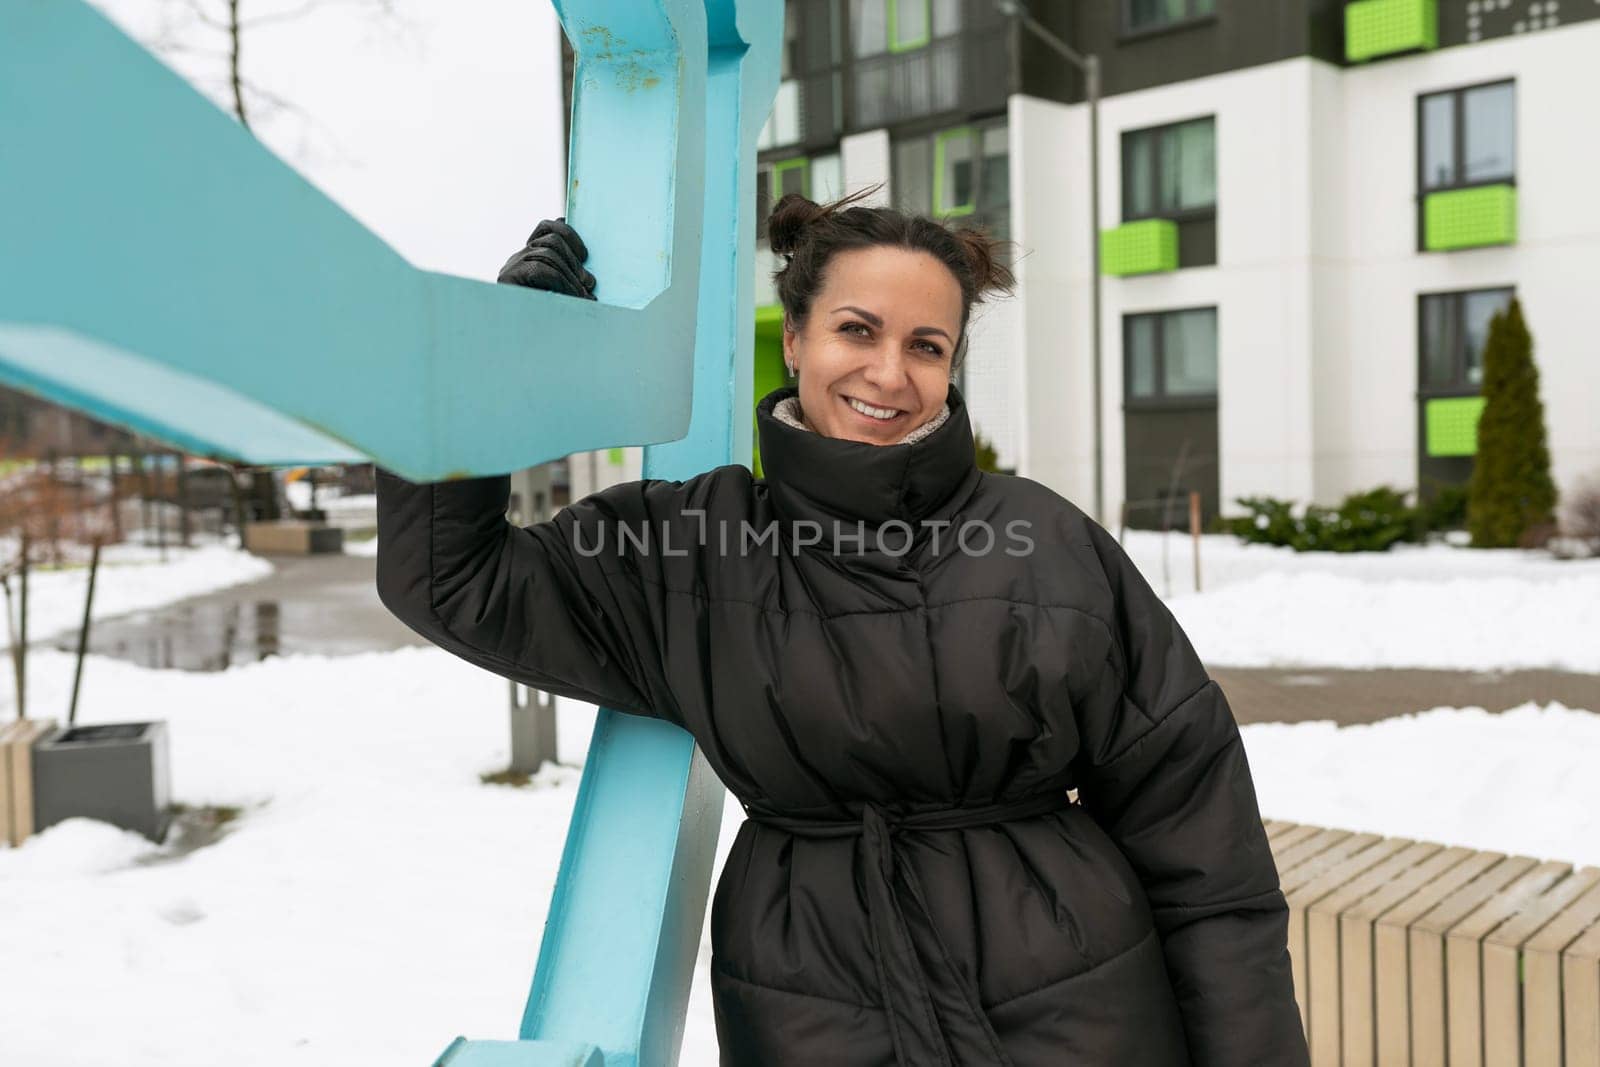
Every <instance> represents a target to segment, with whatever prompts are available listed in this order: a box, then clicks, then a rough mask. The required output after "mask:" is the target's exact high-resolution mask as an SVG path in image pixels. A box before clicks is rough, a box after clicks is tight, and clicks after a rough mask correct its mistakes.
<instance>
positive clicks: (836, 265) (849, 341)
mask: <svg viewBox="0 0 1600 1067" xmlns="http://www.w3.org/2000/svg"><path fill="white" fill-rule="evenodd" d="M960 336H961V285H960V283H958V282H957V281H956V278H955V275H953V274H951V273H950V270H949V268H947V267H946V266H945V265H944V264H943V263H940V262H939V261H938V260H937V259H934V258H933V257H932V256H931V255H928V254H927V253H926V252H917V251H912V250H910V249H906V248H891V247H884V246H880V247H875V248H858V249H853V250H851V251H848V252H840V253H838V254H837V255H835V256H834V257H833V258H832V259H830V260H829V261H828V266H827V269H826V271H825V272H824V274H823V280H822V288H821V289H820V290H819V291H818V292H817V295H816V297H815V299H813V300H812V302H811V310H810V312H809V313H808V314H807V316H806V321H805V324H804V326H802V327H801V328H800V329H799V330H798V331H790V330H785V331H784V335H783V354H784V359H785V360H786V361H787V362H788V363H789V364H790V366H792V367H794V369H795V372H796V373H797V374H798V375H799V376H800V407H801V408H802V409H803V410H804V411H805V416H806V421H807V422H809V423H810V424H811V427H812V428H813V429H814V430H816V431H817V432H818V433H820V434H824V435H826V436H828V437H839V438H843V439H844V440H847V441H861V442H864V443H866V444H873V445H892V444H895V443H897V442H898V441H900V440H901V439H902V438H904V437H905V436H906V434H908V433H910V432H911V431H912V430H915V429H916V428H917V427H918V426H921V425H922V424H923V423H925V422H927V421H928V420H929V419H931V418H933V417H934V416H935V415H937V414H939V412H940V411H941V410H942V409H943V408H944V402H945V397H946V396H947V395H948V393H949V391H950V361H951V359H952V358H953V356H954V354H955V347H956V340H957V339H958V338H959V337H960Z"/></svg>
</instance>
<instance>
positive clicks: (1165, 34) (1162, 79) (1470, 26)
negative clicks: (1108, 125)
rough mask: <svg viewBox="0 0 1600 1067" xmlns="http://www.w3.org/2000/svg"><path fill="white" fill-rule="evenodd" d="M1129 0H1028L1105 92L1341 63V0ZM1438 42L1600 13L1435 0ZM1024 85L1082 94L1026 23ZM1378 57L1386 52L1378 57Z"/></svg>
mask: <svg viewBox="0 0 1600 1067" xmlns="http://www.w3.org/2000/svg"><path fill="white" fill-rule="evenodd" d="M1128 3H1129V0H1093V2H1077V3H1070V4H1069V3H1067V2H1066V0H1032V10H1033V11H1034V14H1035V16H1036V17H1038V18H1039V19H1040V21H1041V22H1046V21H1048V22H1049V23H1050V27H1051V29H1052V30H1053V31H1054V32H1056V33H1057V34H1058V35H1059V36H1061V37H1062V38H1063V39H1064V40H1065V41H1067V43H1069V44H1070V45H1072V46H1073V47H1074V48H1076V49H1078V50H1079V51H1080V52H1084V53H1090V54H1094V55H1097V56H1099V57H1100V62H1101V69H1102V72H1103V73H1102V86H1101V92H1102V94H1103V95H1105V96H1114V95H1116V94H1118V93H1128V92H1135V91H1137V90H1140V89H1150V88H1153V87H1155V86H1158V85H1170V84H1173V83H1176V82H1183V81H1189V80H1191V79H1194V78H1204V77H1210V76H1212V75H1216V74H1223V73H1226V72H1228V71H1232V70H1242V69H1245V68H1248V67H1255V66H1260V65H1262V64H1266V63H1275V62H1278V61H1280V60H1284V59H1293V58H1295V57H1298V56H1310V57H1312V58H1314V59H1320V60H1323V61H1324V62H1327V63H1333V64H1337V65H1340V66H1344V65H1346V64H1345V59H1344V9H1345V6H1346V3H1345V0H1215V8H1216V13H1215V14H1214V15H1208V16H1204V17H1200V18H1195V19H1192V20H1190V21H1186V22H1181V23H1177V24H1174V25H1172V26H1167V27H1162V28H1159V29H1155V30H1146V31H1141V32H1130V31H1129V30H1128V14H1127V12H1128ZM1438 10H1439V46H1440V47H1441V48H1446V47H1451V46H1456V45H1470V44H1475V43H1477V42H1478V41H1487V40H1493V39H1495V38H1500V37H1512V36H1516V35H1518V34H1522V33H1537V32H1549V31H1550V30H1553V29H1558V28H1559V27H1561V26H1563V25H1566V24H1568V23H1573V22H1586V21H1589V20H1591V19H1596V18H1600V3H1594V2H1592V0H1583V2H1574V0H1567V2H1566V3H1559V2H1556V3H1552V2H1551V0H1439V7H1438ZM1022 36H1023V38H1024V39H1023V41H1022V42H1021V44H1020V48H1019V56H1020V62H1021V70H1020V72H1019V75H1020V78H1019V80H1020V83H1021V91H1022V92H1024V93H1026V94H1028V95H1029V96H1037V97H1041V98H1043V99H1046V100H1057V101H1061V102H1064V103H1078V102H1080V101H1082V100H1083V99H1084V97H1085V86H1084V84H1083V79H1082V77H1081V76H1080V75H1079V74H1078V72H1077V71H1076V70H1075V69H1074V68H1072V66H1071V65H1070V64H1069V63H1067V62H1066V61H1065V60H1063V59H1062V58H1061V57H1060V56H1058V55H1056V54H1055V53H1054V52H1052V51H1051V50H1050V49H1049V48H1047V47H1046V46H1045V45H1043V44H1042V43H1041V42H1039V41H1038V40H1037V38H1035V37H1034V35H1032V34H1027V33H1024V34H1023V35H1022ZM1373 62H1378V63H1381V62H1384V60H1382V59H1378V60H1374V61H1373Z"/></svg>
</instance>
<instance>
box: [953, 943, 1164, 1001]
mask: <svg viewBox="0 0 1600 1067" xmlns="http://www.w3.org/2000/svg"><path fill="white" fill-rule="evenodd" d="M1151 938H1155V939H1156V942H1157V943H1158V944H1159V943H1160V941H1161V931H1160V930H1157V929H1156V928H1155V927H1154V926H1152V927H1150V929H1149V930H1148V931H1146V932H1145V935H1144V936H1143V937H1141V938H1139V940H1137V941H1135V942H1134V943H1133V944H1131V945H1129V946H1128V947H1127V948H1125V949H1122V950H1121V951H1118V952H1113V953H1112V954H1111V955H1109V956H1107V957H1106V958H1105V959H1103V960H1101V961H1100V962H1098V963H1091V964H1090V965H1089V966H1087V967H1085V968H1084V969H1083V970H1081V971H1075V972H1073V973H1072V974H1069V975H1066V976H1064V977H1061V978H1052V979H1051V980H1050V981H1048V982H1045V983H1043V984H1042V985H1038V986H1035V987H1034V988H1032V989H1030V990H1028V991H1027V992H1024V993H1017V994H1015V995H1013V996H1009V997H1006V998H1005V999H1004V1000H997V1001H995V1002H994V1003H992V1004H985V1005H984V1006H983V1010H984V1011H997V1010H999V1009H1000V1008H1003V1007H1005V1006H1006V1005H1008V1004H1014V1003H1016V1002H1017V1001H1019V1000H1022V999H1023V998H1024V997H1031V996H1034V995H1036V994H1039V993H1043V992H1044V991H1045V990H1047V989H1049V988H1051V987H1052V986H1058V985H1060V984H1061V983H1063V982H1070V981H1072V980H1073V979H1075V978H1082V977H1083V976H1084V975H1086V974H1093V973H1094V972H1095V971H1098V970H1099V969H1100V968H1102V967H1105V966H1108V965H1110V964H1112V963H1115V962H1117V961H1118V960H1120V959H1122V958H1123V957H1124V956H1128V955H1130V954H1132V953H1134V952H1137V951H1138V950H1139V949H1141V948H1143V947H1144V945H1145V942H1147V941H1149V940H1150V939H1151Z"/></svg>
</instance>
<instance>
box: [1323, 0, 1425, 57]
mask: <svg viewBox="0 0 1600 1067" xmlns="http://www.w3.org/2000/svg"><path fill="white" fill-rule="evenodd" d="M1438 47H1439V5H1438V0H1358V2H1356V3H1353V4H1351V5H1349V6H1348V7H1346V8H1345V9H1344V57H1345V59H1347V60H1349V61H1350V62H1351V63H1360V62H1362V61H1363V60H1367V59H1372V58H1374V57H1376V56H1387V55H1393V54H1394V53H1396V52H1414V51H1417V50H1418V49H1434V48H1438Z"/></svg>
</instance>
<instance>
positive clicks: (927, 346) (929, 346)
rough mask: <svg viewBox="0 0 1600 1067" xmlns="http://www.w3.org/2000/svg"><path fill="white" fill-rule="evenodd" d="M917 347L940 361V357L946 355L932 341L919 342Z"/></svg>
mask: <svg viewBox="0 0 1600 1067" xmlns="http://www.w3.org/2000/svg"><path fill="white" fill-rule="evenodd" d="M917 345H918V346H919V347H920V348H921V349H922V350H923V351H924V352H926V353H927V354H928V355H930V356H932V357H933V358H934V359H938V358H939V357H940V356H942V355H944V353H943V352H942V351H940V350H939V346H938V345H936V344H934V343H933V342H932V341H918V342H917Z"/></svg>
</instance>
